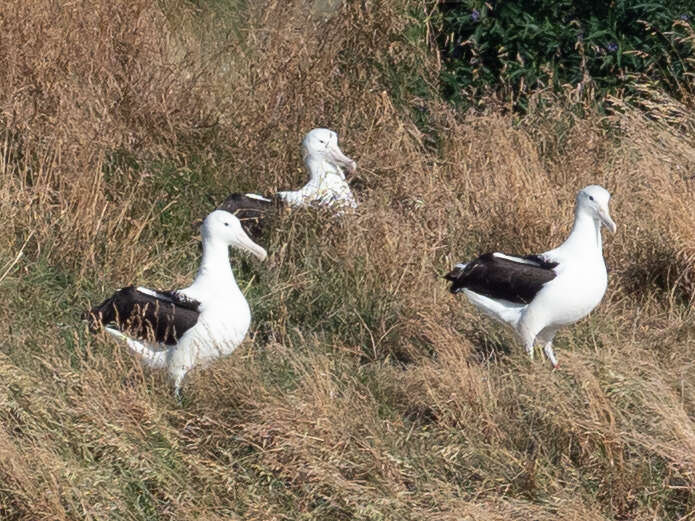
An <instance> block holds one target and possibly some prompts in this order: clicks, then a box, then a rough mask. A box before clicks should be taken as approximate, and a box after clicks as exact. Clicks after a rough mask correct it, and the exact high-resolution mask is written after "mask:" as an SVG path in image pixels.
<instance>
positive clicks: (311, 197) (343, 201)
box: [219, 128, 357, 238]
mask: <svg viewBox="0 0 695 521" xmlns="http://www.w3.org/2000/svg"><path fill="white" fill-rule="evenodd" d="M302 149H303V152H304V164H305V165H306V168H307V170H308V171H309V176H310V177H309V182H308V183H307V184H306V185H304V186H303V187H302V188H301V189H299V190H295V191H292V192H278V193H277V194H275V195H274V196H270V197H264V196H261V195H257V194H240V193H234V194H231V195H230V196H229V197H227V199H225V201H224V202H223V203H222V204H221V205H220V206H219V208H220V209H221V210H226V211H228V212H230V213H232V214H234V215H236V216H237V217H239V219H241V221H242V223H243V225H244V227H245V228H246V230H247V231H248V232H249V234H250V235H251V236H253V237H254V238H257V237H258V235H259V234H260V233H261V229H262V224H263V219H264V217H265V216H266V214H267V213H268V212H272V211H274V210H275V209H277V208H278V207H280V206H284V205H286V206H291V207H300V206H330V207H332V208H336V209H339V210H343V209H345V208H357V201H356V200H355V197H354V195H353V194H352V190H350V185H348V183H347V180H346V179H345V173H344V172H343V169H345V170H346V171H347V172H348V173H354V172H355V171H356V170H357V163H355V161H354V160H352V159H350V158H349V157H347V156H346V155H345V154H343V152H342V150H340V147H339V146H338V134H336V133H335V132H333V131H332V130H329V129H327V128H315V129H313V130H311V131H310V132H309V133H308V134H307V135H306V136H304V140H303V141H302Z"/></svg>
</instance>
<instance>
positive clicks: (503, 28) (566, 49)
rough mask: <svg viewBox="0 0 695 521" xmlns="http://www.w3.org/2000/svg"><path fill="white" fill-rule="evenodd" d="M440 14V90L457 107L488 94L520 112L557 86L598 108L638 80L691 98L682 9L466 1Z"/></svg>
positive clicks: (685, 10)
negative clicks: (587, 97) (588, 97)
mask: <svg viewBox="0 0 695 521" xmlns="http://www.w3.org/2000/svg"><path fill="white" fill-rule="evenodd" d="M442 11H443V26H442V33H441V36H440V45H441V47H442V49H443V51H444V55H445V67H444V71H443V74H442V83H443V86H442V89H443V94H444V95H445V96H446V97H447V98H449V99H451V100H453V101H454V102H457V103H461V102H465V103H467V104H474V103H476V101H475V100H476V99H479V98H480V94H484V93H487V92H490V91H494V92H498V93H500V94H502V96H503V97H504V98H508V99H510V100H511V101H512V102H513V104H514V105H515V107H516V108H518V109H526V107H527V103H528V97H529V95H530V94H531V93H532V92H534V91H536V90H537V89H541V88H545V87H552V88H554V89H559V88H560V87H562V86H565V85H569V86H571V87H572V88H577V89H578V92H582V91H584V92H588V93H590V94H593V95H594V96H596V97H597V98H598V99H599V101H600V100H601V99H602V98H603V97H604V96H605V95H606V94H609V93H611V94H613V93H616V92H618V93H625V91H627V92H628V93H629V92H630V90H631V88H632V87H633V85H634V82H635V81H636V78H638V77H643V76H648V77H649V78H650V79H651V80H653V81H654V82H656V83H657V84H658V85H659V86H660V87H662V88H663V89H665V90H666V91H668V92H669V93H671V94H673V95H682V94H684V93H685V92H692V87H691V85H690V82H689V80H688V71H689V70H691V69H692V64H690V65H688V60H689V59H692V58H693V56H694V53H693V50H694V48H695V47H694V46H693V40H692V25H691V24H692V16H693V11H692V4H691V3H690V2H687V1H680V0H672V1H668V2H658V1H651V2H649V1H647V2H645V1H641V0H640V1H637V0H617V1H615V2H611V3H607V2H596V1H593V2H572V1H570V0H562V1H554V2H549V1H542V0H536V1H532V2H526V1H519V0H516V1H511V2H499V3H492V4H491V3H484V2H480V1H478V0H469V1H468V2H464V3H456V4H443V5H442ZM689 68H690V69H689Z"/></svg>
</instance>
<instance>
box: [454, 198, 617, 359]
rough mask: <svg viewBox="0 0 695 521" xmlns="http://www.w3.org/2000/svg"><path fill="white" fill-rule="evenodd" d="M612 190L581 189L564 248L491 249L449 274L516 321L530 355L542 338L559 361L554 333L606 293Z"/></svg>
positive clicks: (494, 311)
mask: <svg viewBox="0 0 695 521" xmlns="http://www.w3.org/2000/svg"><path fill="white" fill-rule="evenodd" d="M609 200H610V194H609V193H608V191H606V190H605V189H604V188H602V187H600V186H597V185H591V186H587V187H586V188H584V189H582V190H581V191H580V192H579V193H578V194H577V199H576V207H575V216H574V226H573V227H572V231H571V232H570V235H569V237H568V238H567V240H566V241H565V242H564V243H562V244H561V245H560V246H559V247H557V248H555V249H553V250H550V251H547V252H545V253H542V254H540V255H531V256H527V257H517V256H512V255H504V254H501V253H493V254H486V255H483V256H481V257H479V258H478V259H475V260H474V261H471V262H469V263H466V264H459V265H457V266H456V267H455V268H454V270H453V271H452V272H451V273H449V274H448V275H447V276H446V277H447V278H448V279H449V280H451V281H452V287H451V291H452V292H454V293H456V292H458V291H463V292H464V293H465V295H466V297H468V299H469V300H470V301H471V302H472V303H473V304H474V305H475V306H476V307H478V308H479V309H480V310H481V311H483V312H484V313H486V314H487V315H489V316H491V317H492V318H494V319H496V320H499V321H500V322H503V323H505V324H508V325H509V326H511V327H512V328H513V329H514V330H515V331H516V332H517V334H518V335H519V337H520V338H521V341H522V342H523V344H524V347H525V348H526V351H527V352H528V354H529V356H530V357H531V358H533V347H534V344H535V343H536V342H537V341H538V342H540V343H542V344H543V351H544V352H545V354H546V356H547V357H548V359H549V360H550V362H551V363H552V365H553V367H556V366H557V359H556V357H555V353H554V352H553V338H554V336H555V334H556V332H557V331H558V330H559V329H560V328H561V327H563V326H567V325H570V324H573V323H575V322H577V321H578V320H580V319H582V318H583V317H585V316H586V315H588V314H589V313H590V312H591V311H592V310H593V309H594V308H595V307H596V306H597V305H598V304H599V303H600V302H601V299H602V298H603V295H604V294H605V292H606V287H607V283H608V277H607V273H606V265H605V262H604V259H603V250H602V242H601V229H600V228H601V225H602V224H603V225H604V226H606V227H607V228H608V229H610V230H611V231H612V232H615V228H616V226H615V223H614V222H613V220H612V219H611V217H610V213H609V211H608V202H609Z"/></svg>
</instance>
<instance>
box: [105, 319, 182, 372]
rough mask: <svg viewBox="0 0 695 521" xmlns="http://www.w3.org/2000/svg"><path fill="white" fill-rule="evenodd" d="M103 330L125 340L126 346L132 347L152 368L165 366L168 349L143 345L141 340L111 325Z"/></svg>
mask: <svg viewBox="0 0 695 521" xmlns="http://www.w3.org/2000/svg"><path fill="white" fill-rule="evenodd" d="M104 330H105V331H106V332H107V333H110V334H111V335H113V336H115V337H116V338H120V339H123V340H125V341H126V344H128V347H129V348H130V349H132V350H133V351H134V352H135V353H137V354H138V355H140V357H141V358H142V360H143V362H145V365H147V366H149V367H151V368H153V369H164V368H165V367H166V366H167V357H168V356H169V349H164V350H163V351H157V350H155V349H152V348H151V347H149V346H147V345H145V344H144V343H143V342H139V341H138V340H134V339H132V338H130V337H128V336H127V335H125V334H123V333H122V332H120V331H118V330H117V329H113V328H111V327H105V328H104Z"/></svg>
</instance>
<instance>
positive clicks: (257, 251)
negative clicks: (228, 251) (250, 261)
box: [234, 229, 268, 261]
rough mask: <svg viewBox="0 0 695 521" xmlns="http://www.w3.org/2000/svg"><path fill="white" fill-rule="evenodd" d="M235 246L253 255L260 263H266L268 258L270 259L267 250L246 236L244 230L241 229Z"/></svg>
mask: <svg viewBox="0 0 695 521" xmlns="http://www.w3.org/2000/svg"><path fill="white" fill-rule="evenodd" d="M234 245H235V246H236V247H237V248H239V249H241V250H246V251H248V252H250V253H252V254H253V255H255V256H256V257H258V259H259V260H260V261H264V260H265V259H266V257H268V253H267V252H266V251H265V249H264V248H263V247H261V246H259V245H258V244H256V243H255V242H253V240H251V237H249V236H248V235H246V232H245V231H244V230H243V229H241V230H240V233H239V234H238V235H237V237H236V241H235V244H234Z"/></svg>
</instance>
